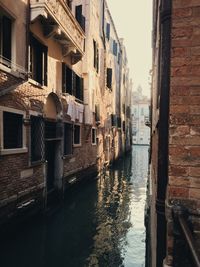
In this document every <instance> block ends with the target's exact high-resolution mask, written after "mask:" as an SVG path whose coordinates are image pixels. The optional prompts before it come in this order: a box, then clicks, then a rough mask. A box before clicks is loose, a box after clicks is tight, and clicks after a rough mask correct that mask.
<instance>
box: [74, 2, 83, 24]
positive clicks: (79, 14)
mask: <svg viewBox="0 0 200 267" xmlns="http://www.w3.org/2000/svg"><path fill="white" fill-rule="evenodd" d="M75 13H76V14H75V16H76V20H77V21H78V23H79V24H80V25H81V18H82V5H79V6H76V12H75Z"/></svg>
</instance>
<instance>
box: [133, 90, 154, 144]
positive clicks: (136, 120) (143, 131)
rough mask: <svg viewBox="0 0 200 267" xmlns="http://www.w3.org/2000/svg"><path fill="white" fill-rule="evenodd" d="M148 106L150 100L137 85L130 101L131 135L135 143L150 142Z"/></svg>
mask: <svg viewBox="0 0 200 267" xmlns="http://www.w3.org/2000/svg"><path fill="white" fill-rule="evenodd" d="M149 106H150V100H149V99H148V97H147V96H145V95H143V93H142V87H141V86H139V87H138V88H137V91H135V92H133V101H132V136H133V144H135V145H149V144H150V129H149V127H148V124H149Z"/></svg>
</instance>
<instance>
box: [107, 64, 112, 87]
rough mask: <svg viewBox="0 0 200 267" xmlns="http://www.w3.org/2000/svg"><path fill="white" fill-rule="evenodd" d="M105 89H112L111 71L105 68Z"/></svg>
mask: <svg viewBox="0 0 200 267" xmlns="http://www.w3.org/2000/svg"><path fill="white" fill-rule="evenodd" d="M107 87H108V88H110V89H112V69H111V68H107Z"/></svg>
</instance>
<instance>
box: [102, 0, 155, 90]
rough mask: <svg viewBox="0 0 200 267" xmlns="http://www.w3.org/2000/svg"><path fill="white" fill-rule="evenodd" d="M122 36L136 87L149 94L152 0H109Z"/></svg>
mask: <svg viewBox="0 0 200 267" xmlns="http://www.w3.org/2000/svg"><path fill="white" fill-rule="evenodd" d="M107 3H108V7H109V10H110V12H111V15H112V18H113V20H114V24H115V27H116V29H117V33H118V36H119V38H124V44H125V47H126V51H127V57H128V65H129V68H130V78H132V79H133V89H134V90H136V89H137V87H138V86H139V85H141V86H142V88H143V93H144V94H145V95H150V85H149V83H150V75H149V71H150V69H151V61H152V49H151V32H152V0H123V1H121V0H107Z"/></svg>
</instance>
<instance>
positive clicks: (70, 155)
mask: <svg viewBox="0 0 200 267" xmlns="http://www.w3.org/2000/svg"><path fill="white" fill-rule="evenodd" d="M72 156H73V154H69V155H63V156H62V159H64V160H65V159H69V158H71V157H72Z"/></svg>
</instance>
